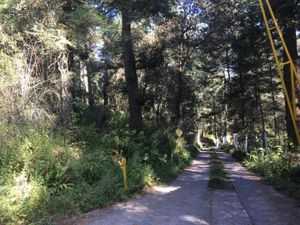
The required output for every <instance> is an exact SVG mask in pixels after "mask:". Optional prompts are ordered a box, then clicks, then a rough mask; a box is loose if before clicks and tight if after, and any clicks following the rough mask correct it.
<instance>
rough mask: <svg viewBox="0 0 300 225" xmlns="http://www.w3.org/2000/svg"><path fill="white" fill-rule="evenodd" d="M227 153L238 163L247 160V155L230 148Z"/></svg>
mask: <svg viewBox="0 0 300 225" xmlns="http://www.w3.org/2000/svg"><path fill="white" fill-rule="evenodd" d="M229 153H230V154H231V155H232V156H233V157H234V158H235V159H237V160H238V161H243V160H244V159H246V158H247V153H246V152H244V151H241V150H239V149H235V148H232V149H231V150H230V151H229Z"/></svg>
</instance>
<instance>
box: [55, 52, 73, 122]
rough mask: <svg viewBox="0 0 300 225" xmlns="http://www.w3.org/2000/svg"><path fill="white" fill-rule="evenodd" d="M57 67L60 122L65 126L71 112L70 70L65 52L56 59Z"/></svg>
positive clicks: (69, 119) (69, 120) (70, 118)
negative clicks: (59, 84)
mask: <svg viewBox="0 0 300 225" xmlns="http://www.w3.org/2000/svg"><path fill="white" fill-rule="evenodd" d="M58 69H59V71H60V75H61V114H62V122H63V124H64V125H65V126H68V125H70V123H71V120H72V117H71V116H72V113H73V104H72V94H71V86H72V81H71V72H70V70H69V65H68V58H67V56H66V54H62V56H61V57H60V58H59V59H58Z"/></svg>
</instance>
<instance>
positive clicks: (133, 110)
mask: <svg viewBox="0 0 300 225" xmlns="http://www.w3.org/2000/svg"><path fill="white" fill-rule="evenodd" d="M127 15H128V13H127V12H126V10H125V9H123V10H122V48H123V60H124V69H125V78H126V88H127V95H128V102H129V119H130V127H131V128H132V129H136V130H142V129H143V116H142V106H141V100H140V95H139V89H138V78H137V74H136V65H135V64H136V63H135V57H134V53H133V44H132V40H131V39H132V34H131V21H130V19H129V17H128V16H127Z"/></svg>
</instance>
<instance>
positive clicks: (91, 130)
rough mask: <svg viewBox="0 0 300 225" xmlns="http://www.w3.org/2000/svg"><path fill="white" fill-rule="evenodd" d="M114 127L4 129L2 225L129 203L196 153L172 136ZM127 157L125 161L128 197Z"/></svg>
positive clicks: (0, 144) (0, 132)
mask: <svg viewBox="0 0 300 225" xmlns="http://www.w3.org/2000/svg"><path fill="white" fill-rule="evenodd" d="M122 123H123V125H121V126H120V124H122ZM110 127H111V129H110V130H107V129H106V130H98V129H96V127H95V126H93V125H91V126H77V127H73V128H72V129H70V130H65V129H57V130H55V131H53V130H50V129H47V128H45V127H33V126H27V125H23V126H20V125H18V126H13V125H8V124H3V123H2V124H0V149H1V152H0V173H1V176H0V224H6V225H18V224H41V225H47V224H52V223H54V221H55V220H56V219H57V218H58V217H60V216H61V215H65V214H73V213H78V212H83V211H88V210H91V209H93V208H95V207H101V206H104V205H107V204H109V203H111V202H113V201H117V200H122V199H125V198H126V197H128V194H130V193H132V192H135V191H137V190H141V188H142V187H143V186H144V185H147V184H151V183H153V182H165V181H167V180H168V179H171V178H172V177H175V176H176V175H177V174H178V172H179V171H180V170H181V169H182V168H184V167H185V166H186V165H187V164H188V163H189V162H190V159H191V155H192V154H195V153H196V151H197V150H196V149H195V147H190V146H188V145H187V144H186V142H185V141H184V138H183V137H182V132H179V131H178V132H175V131H173V130H172V129H160V130H157V131H156V130H155V129H154V128H151V127H150V126H148V128H146V129H145V131H144V132H140V133H138V132H135V131H131V130H130V129H129V128H128V126H127V125H126V123H124V122H122V121H121V120H118V121H114V120H112V124H110ZM122 157H126V158H127V161H128V165H127V171H128V185H129V191H128V193H125V192H124V188H123V180H122V175H121V169H120V160H121V158H122Z"/></svg>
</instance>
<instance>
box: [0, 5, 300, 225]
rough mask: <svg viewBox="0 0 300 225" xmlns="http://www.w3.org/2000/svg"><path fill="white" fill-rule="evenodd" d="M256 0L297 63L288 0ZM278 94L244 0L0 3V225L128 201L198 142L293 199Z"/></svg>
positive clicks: (296, 167)
mask: <svg viewBox="0 0 300 225" xmlns="http://www.w3.org/2000/svg"><path fill="white" fill-rule="evenodd" d="M270 2H271V5H272V7H273V9H274V13H275V16H276V18H277V20H278V24H279V27H280V29H281V31H282V34H283V37H284V39H285V41H286V45H287V48H288V49H289V52H290V55H291V58H292V60H293V62H294V64H295V65H297V62H299V60H298V59H299V52H300V1H298V0H284V1H280V0H271V1H270ZM274 38H275V44H276V47H278V52H279V53H281V56H280V57H281V59H283V61H285V60H284V59H286V58H287V55H286V54H285V53H284V51H283V49H282V47H281V46H280V45H279V43H280V40H279V39H278V37H274ZM299 65H300V62H299ZM290 70H291V68H290V67H289V66H288V65H283V72H284V76H285V79H284V82H286V85H287V91H288V93H289V95H291V94H290V93H291V92H292V91H291V90H293V89H291V88H292V87H291V85H290V84H289V82H291V79H289V78H288V77H289V74H290ZM298 74H299V73H298ZM299 89H300V88H299ZM287 102H288V101H287V99H285V95H284V91H283V89H282V85H281V81H280V77H279V76H278V73H277V70H276V64H275V61H274V57H273V55H272V48H271V46H270V42H269V40H268V35H267V30H266V26H265V23H264V20H263V16H262V12H261V9H260V7H259V4H258V1H257V0H127V1H122V0H1V1H0V224H1V225H2V224H3V225H4V224H7V225H23V224H33V225H37V224H40V225H47V224H49V225H50V224H55V222H56V221H57V220H58V219H59V218H61V217H62V216H64V215H70V214H77V213H81V212H87V211H90V210H92V209H95V208H99V207H104V206H107V205H109V204H111V203H113V202H116V201H120V200H125V199H128V198H130V196H131V195H132V194H134V193H136V192H139V191H140V190H142V189H143V187H144V186H147V185H152V184H154V183H164V182H169V181H170V180H172V179H173V178H175V177H176V176H177V175H178V174H179V173H180V171H182V169H184V168H185V167H186V166H187V165H189V163H190V162H191V160H192V159H193V157H194V156H195V155H197V154H198V152H199V150H200V149H201V148H203V147H206V146H209V145H217V146H219V145H220V146H222V148H224V149H226V150H228V151H229V152H230V153H231V154H232V155H233V156H235V157H236V158H238V159H240V160H245V161H244V163H245V165H246V166H247V167H248V168H250V169H251V170H253V171H256V172H257V173H259V174H261V175H262V176H265V177H266V179H269V180H270V181H271V182H272V183H273V184H274V185H276V186H279V188H280V189H282V190H284V192H287V193H288V194H289V195H290V196H293V197H295V198H297V199H300V164H299V158H297V157H298V153H299V152H298V148H297V146H298V144H299V143H297V136H299V134H295V132H294V130H293V123H292V122H293V121H292V119H291V115H290V113H289V108H288V105H287ZM295 107H299V106H298V102H297V103H296V104H295ZM122 159H126V160H127V173H128V174H127V175H128V190H124V187H123V177H122V171H121V161H122Z"/></svg>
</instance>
